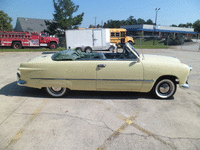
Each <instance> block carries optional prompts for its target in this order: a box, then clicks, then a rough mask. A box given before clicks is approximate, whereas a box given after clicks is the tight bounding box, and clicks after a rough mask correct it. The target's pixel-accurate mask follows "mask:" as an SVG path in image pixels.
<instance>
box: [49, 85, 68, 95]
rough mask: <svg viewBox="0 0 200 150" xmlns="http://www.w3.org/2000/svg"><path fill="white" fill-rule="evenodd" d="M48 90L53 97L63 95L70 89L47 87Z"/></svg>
mask: <svg viewBox="0 0 200 150" xmlns="http://www.w3.org/2000/svg"><path fill="white" fill-rule="evenodd" d="M46 91H47V93H48V94H49V95H50V96H52V97H63V96H64V95H65V94H66V93H67V92H68V89H66V88H64V87H46Z"/></svg>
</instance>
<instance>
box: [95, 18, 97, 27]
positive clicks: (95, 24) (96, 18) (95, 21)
mask: <svg viewBox="0 0 200 150" xmlns="http://www.w3.org/2000/svg"><path fill="white" fill-rule="evenodd" d="M96 27H97V17H95V28H96Z"/></svg>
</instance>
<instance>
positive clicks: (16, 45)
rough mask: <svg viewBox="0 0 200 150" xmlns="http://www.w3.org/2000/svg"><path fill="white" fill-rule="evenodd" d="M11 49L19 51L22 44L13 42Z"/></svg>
mask: <svg viewBox="0 0 200 150" xmlns="http://www.w3.org/2000/svg"><path fill="white" fill-rule="evenodd" d="M12 47H13V48H14V49H21V48H22V44H21V43H20V42H14V43H13V45H12Z"/></svg>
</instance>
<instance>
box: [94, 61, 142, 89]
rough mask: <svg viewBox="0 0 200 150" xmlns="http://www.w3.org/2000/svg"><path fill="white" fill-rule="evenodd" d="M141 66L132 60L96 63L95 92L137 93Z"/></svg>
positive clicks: (138, 62)
mask: <svg viewBox="0 0 200 150" xmlns="http://www.w3.org/2000/svg"><path fill="white" fill-rule="evenodd" d="M142 82H143V65H142V63H141V61H138V59H137V60H134V59H119V60H117V59H116V60H103V61H97V90H103V91H106V90H108V91H139V90H140V89H141V86H142Z"/></svg>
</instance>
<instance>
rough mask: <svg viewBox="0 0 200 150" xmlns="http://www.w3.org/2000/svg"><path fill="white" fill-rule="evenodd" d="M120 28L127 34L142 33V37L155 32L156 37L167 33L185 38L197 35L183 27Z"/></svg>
mask: <svg viewBox="0 0 200 150" xmlns="http://www.w3.org/2000/svg"><path fill="white" fill-rule="evenodd" d="M120 27H121V28H125V29H126V30H127V31H128V32H132V33H134V32H135V33H136V32H143V33H144V35H153V32H155V34H156V35H159V36H162V35H167V34H169V33H174V34H175V33H182V34H185V35H186V36H187V37H190V36H192V35H194V34H195V35H198V34H199V33H198V32H194V29H193V28H183V27H170V26H159V25H157V26H155V25H147V24H142V25H124V26H120Z"/></svg>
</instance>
